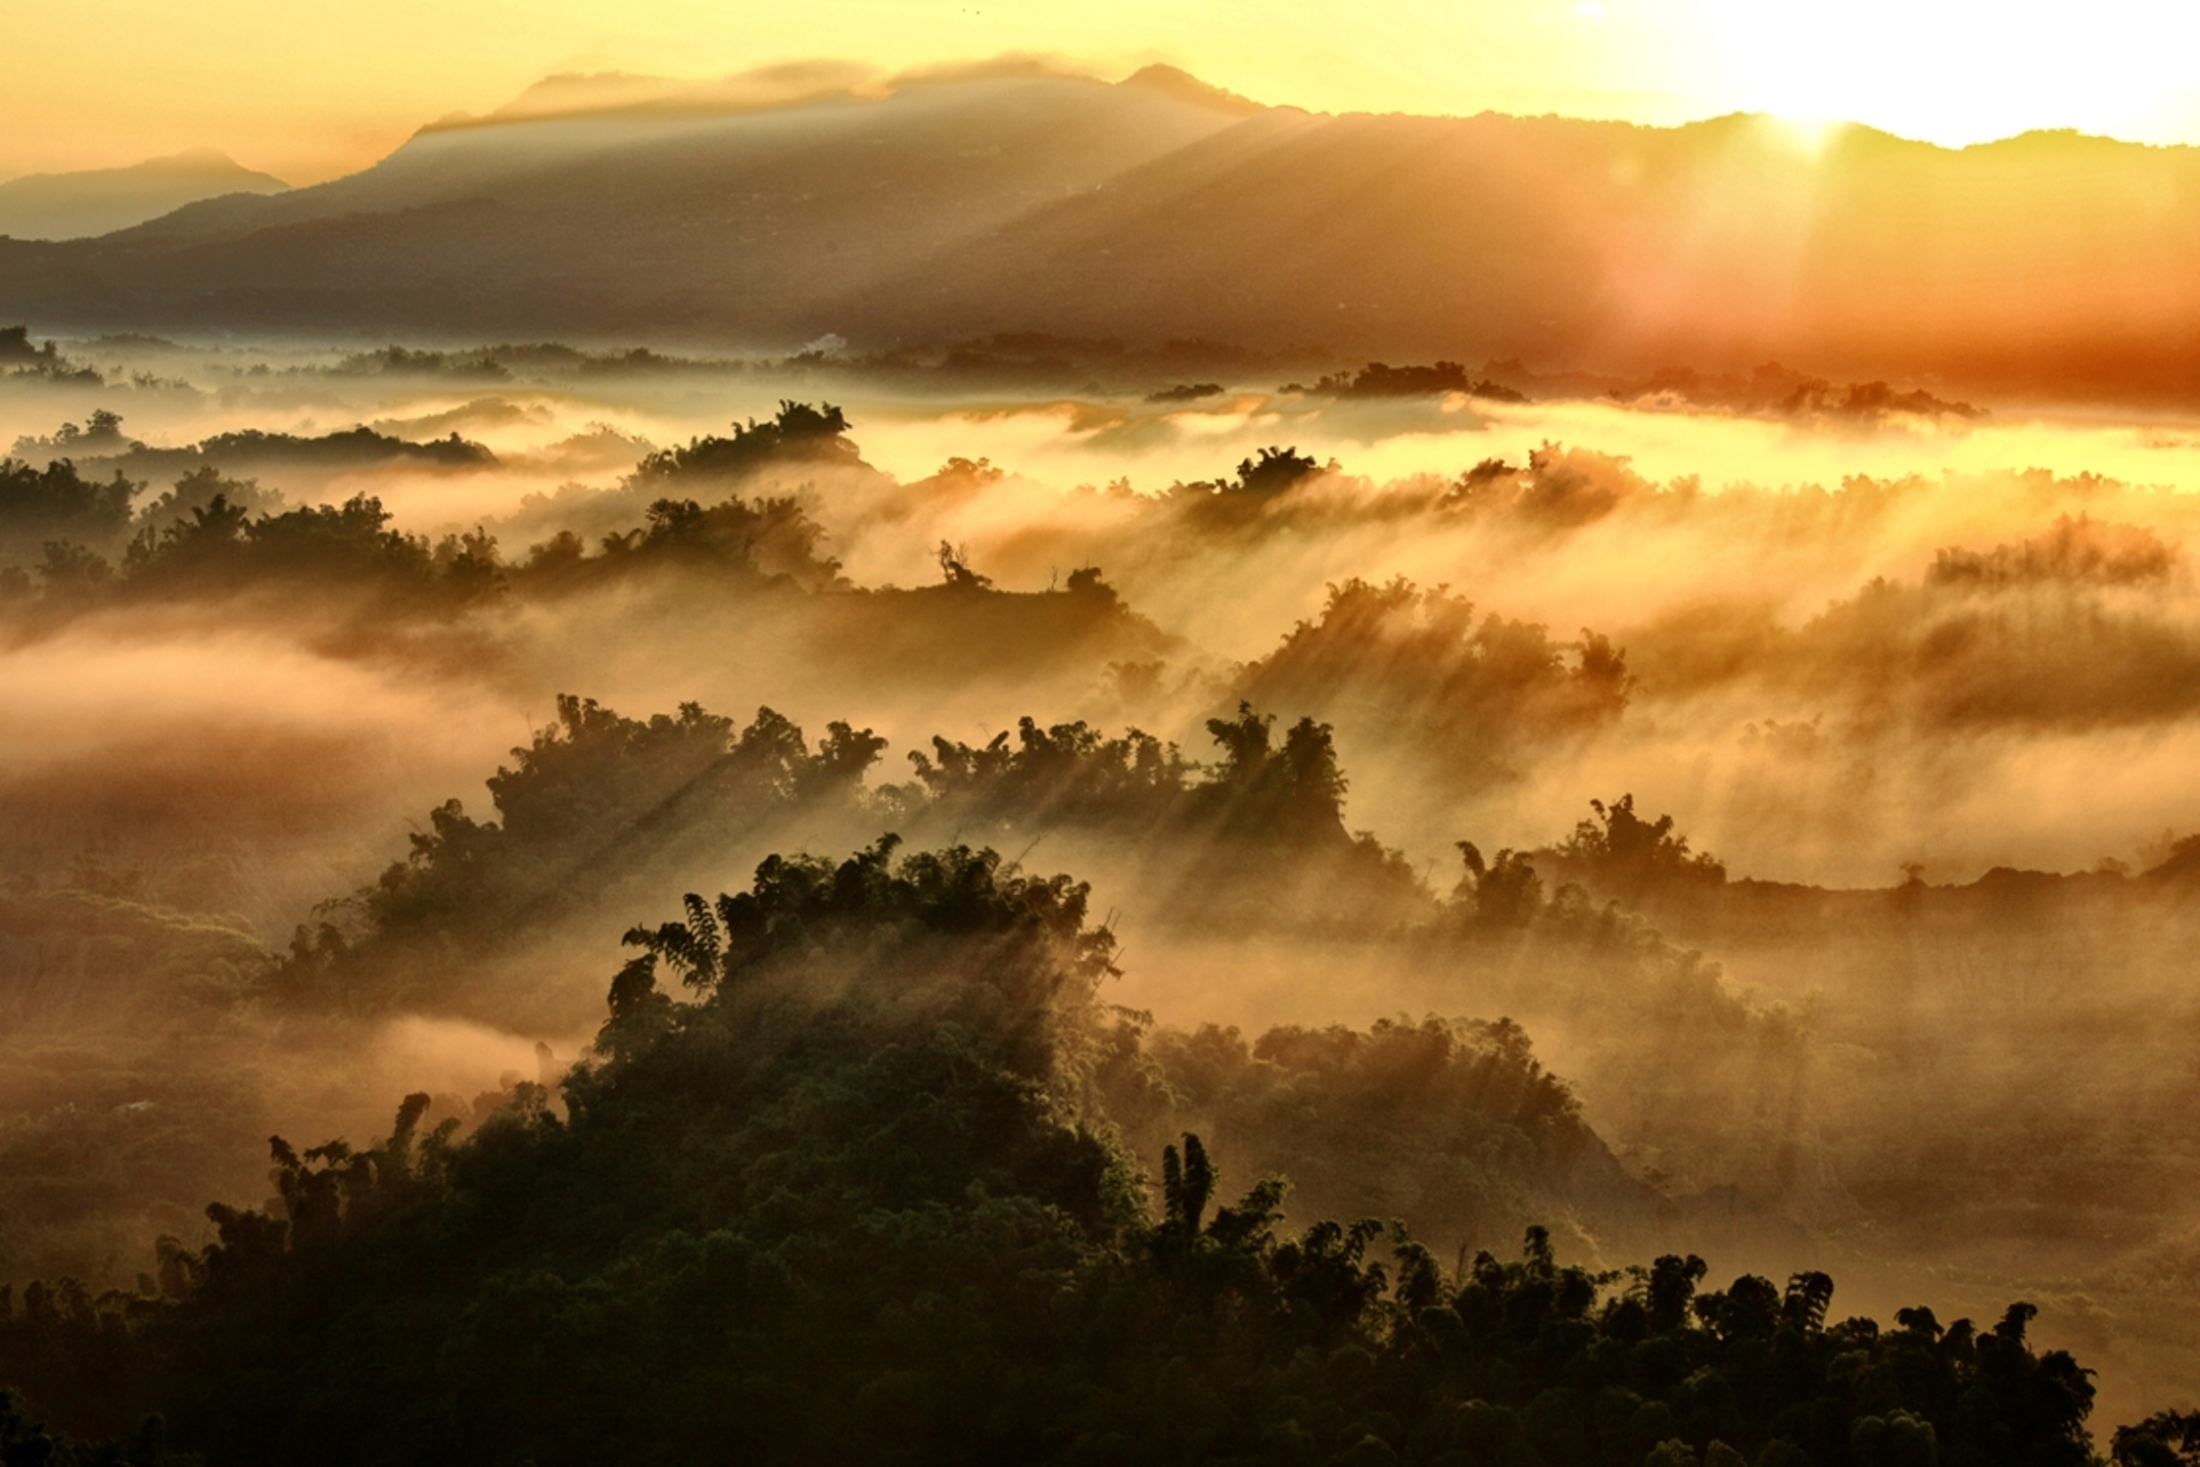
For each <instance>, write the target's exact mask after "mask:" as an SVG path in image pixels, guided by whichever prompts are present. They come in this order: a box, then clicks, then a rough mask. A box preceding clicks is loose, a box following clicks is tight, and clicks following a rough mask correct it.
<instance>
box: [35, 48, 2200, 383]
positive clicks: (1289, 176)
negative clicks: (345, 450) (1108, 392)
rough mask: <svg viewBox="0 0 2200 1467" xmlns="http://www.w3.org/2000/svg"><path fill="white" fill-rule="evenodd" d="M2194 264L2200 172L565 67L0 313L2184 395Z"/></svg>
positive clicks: (176, 230)
mask: <svg viewBox="0 0 2200 1467" xmlns="http://www.w3.org/2000/svg"><path fill="white" fill-rule="evenodd" d="M744 88H745V90H744ZM775 98H777V99H779V100H774V99H775ZM2195 261H2200V151H2196V150H2194V149H2190V148H2152V147H2141V146H2137V145H2131V144H2123V143H2117V142H2113V141H2109V140H2105V139H2098V138H2088V137H2081V136H2077V135H2074V134H2030V135H2027V136H2024V137H2020V138H2014V139H2010V140H2008V141H2005V142H2001V143H1995V144H1991V145H1985V146H1980V147H1972V148H1967V149H1962V150H1949V149H1943V148H1939V147H1935V146H1932V145H1929V144H1924V143H1915V142H1908V141H1905V140H1902V139H1898V138H1895V137H1891V136H1889V135H1887V134H1884V133H1879V132H1875V131H1872V130H1870V129H1866V128H1861V127H1851V128H1846V129H1842V130H1838V131H1836V132H1835V133H1833V134H1831V135H1830V136H1829V137H1827V138H1826V139H1824V140H1823V141H1822V143H1821V144H1820V145H1818V146H1817V147H1816V148H1815V149H1813V148H1812V147H1810V146H1808V145H1806V144H1805V142H1804V141H1802V140H1801V139H1800V138H1799V137H1798V136H1796V135H1795V134H1793V133H1792V132H1790V131H1789V130H1787V129H1785V128H1783V127H1782V126H1781V125H1779V124H1777V123H1774V122H1771V121H1769V120H1767V119H1763V118H1756V117H1749V116H1732V117H1725V118H1718V119H1713V120H1711V121H1707V122H1701V123H1695V124H1690V125H1688V126H1684V127H1678V128H1650V127H1641V126H1634V125H1630V124H1623V123H1607V122H1586V121H1576V120H1570V119H1564V118H1555V117H1545V118H1513V117H1505V116H1499V115H1496V114H1484V115H1482V116H1478V117H1467V118H1453V117H1414V116H1404V115H1384V116H1372V115H1364V114H1354V115H1345V116H1325V115H1319V114H1310V113H1306V112H1301V111H1298V110H1295V109H1291V108H1267V107H1260V106H1258V105H1257V104H1254V103H1250V102H1247V101H1246V100H1245V99H1243V98H1237V97H1233V96H1231V95H1230V94H1228V93H1223V92H1219V91H1217V90H1216V89H1213V88H1210V87H1207V86H1206V85H1205V84H1204V83H1201V82H1199V81H1197V80H1196V79H1194V78H1191V77H1189V76H1186V75H1185V74H1183V73H1181V72H1174V71H1171V70H1169V69H1167V68H1153V69H1149V70H1148V71H1147V72H1143V73H1140V74H1139V75H1138V76H1136V77H1133V78H1131V79H1129V80H1128V81H1125V82H1120V83H1114V84H1108V83H1104V82H1100V81H1096V80H1093V79H1090V78H1084V77H1073V76H1065V75H1060V74H1057V73H1051V72H1047V71H1045V70H1044V68H1040V67H1033V68H1029V69H1027V70H1025V71H1023V72H1014V71H1009V72H1003V71H1000V70H995V71H993V72H983V71H981V72H979V73H977V74H974V75H969V76H950V77H945V78H941V79H934V80H929V81H923V82H921V83H903V84H900V85H897V86H895V87H894V88H892V89H891V90H890V91H889V92H888V93H887V94H886V95H872V94H869V93H867V92H866V91H865V90H864V85H863V84H862V82H861V80H860V78H859V77H858V76H857V75H856V73H854V72H853V71H852V70H839V71H836V70H835V69H834V68H832V67H830V66H815V67H810V68H793V69H786V70H784V71H783V72H782V73H778V74H770V75H767V74H761V73H760V74H758V77H755V78H749V79H746V80H744V81H742V82H741V85H739V86H735V85H733V84H731V83H728V84H714V87H712V88H700V89H699V88H695V87H682V86H680V85H677V84H671V83H660V82H657V81H654V80H652V79H648V78H626V77H611V78H602V77H597V78H588V77H581V78H558V79H553V80H552V82H550V83H545V84H544V86H543V87H540V88H537V89H535V91H533V92H531V93H530V94H529V95H528V97H526V98H522V99H521V101H520V102H519V103H515V104H514V107H513V108H512V109H507V111H506V112H505V113H503V114H492V116H491V117H489V118H486V119H456V120H452V121H450V122H448V123H446V124H443V125H438V126H436V127H433V128H429V129H425V130H423V131H422V132H421V133H419V134H417V135H416V136H415V137H414V138H413V139H411V140H410V141H409V142H408V143H406V144H405V146H404V147H402V148H400V149H399V150H398V151H397V152H395V153H393V154H392V155H391V156H390V157H388V158H386V159H384V160H383V161H382V162H381V163H379V164H377V165H376V166H374V167H373V168H370V169H367V170H366V171H364V172H362V173H359V174H355V175H353V176H351V177H348V178H344V179H339V180H337V181H335V182H333V183H329V184H325V185H321V186H319V187H316V188H307V189H299V190H295V191H292V192H290V193H286V194H282V195H278V196H274V197H269V198H234V197H232V198H225V199H218V200H213V201H209V202H204V203H198V204H194V205H192V206H190V207H187V208H184V209H181V210H179V211H178V212H176V213H174V214H171V215H169V216H167V217H165V218H163V219H160V220H157V221H154V222H151V223H148V224H145V225H143V226H140V227H138V228H136V229H132V230H130V231H127V232H125V233H122V234H118V235H114V236H110V237H108V238H105V239H100V240H94V241H83V242H78V243H73V244H67V245H27V244H21V243H11V244H0V316H4V317H8V318H23V319H29V320H32V321H35V322H36V323H37V324H38V325H39V327H40V329H41V330H69V329H78V328H97V329H116V328H133V329H170V330H182V329H191V328H194V327H198V328H208V327H219V328H252V329H259V330H294V331H298V332H301V333H317V334H324V335H325V334H331V333H336V334H356V335H362V336H379V337H384V338H387V337H388V336H391V335H397V334H406V335H412V336H423V335H427V336H437V335H440V336H443V337H445V338H465V337H472V338H478V337H480V336H481V335H483V334H485V333H497V334H509V333H512V332H524V333H529V334H543V333H561V334H566V335H571V336H579V337H592V338H603V337H619V336H625V337H629V338H631V337H633V336H636V335H648V336H653V337H660V338H666V337H670V338H684V339H692V340H705V339H707V340H711V341H716V342H722V343H731V344H736V345H741V346H753V347H760V348H776V347H785V346H790V345H794V344H798V343H800V342H804V341H808V340H811V339H813V338H816V337H819V336H821V335H823V334H825V333H827V332H834V333H838V334H839V335H840V336H842V337H844V338H846V339H847V340H849V341H850V342H852V343H854V344H856V345H857V346H859V347H874V346H890V345H895V344H912V343H918V342H935V343H936V342H944V341H950V340H957V339H964V338H968V337H971V336H976V335H981V334H985V333H992V332H1050V333H1057V334H1067V335H1084V336H1098V337H1112V338H1124V339H1130V340H1138V341H1150V342H1158V341H1162V340H1166V339H1170V338H1182V337H1193V336H1198V337H1206V338H1210V339H1214V340H1217V341H1223V342H1228V343H1231V344H1236V345H1243V346H1248V347H1259V348H1266V349H1276V348H1279V347H1288V346H1318V347H1320V348H1323V349H1326V350H1328V351H1330V352H1333V353H1336V354H1338V355H1339V356H1350V357H1361V358H1369V357H1373V358H1387V359H1390V360H1399V359H1405V360H1416V359H1428V358H1433V357H1442V358H1449V359H1452V360H1462V361H1473V360H1483V359H1488V358H1503V357H1520V358H1524V359H1526V360H1528V361H1530V362H1533V363H1535V364H1537V365H1538V366H1540V367H1544V368H1553V369H1558V368H1566V369H1571V368H1593V369H1601V370H1616V371H1639V370H1646V369H1650V368H1653V367H1656V366H1660V365H1665V364H1669V363H1675V362H1685V363H1689V364H1692V365H1698V366H1702V367H1705V368H1720V367H1745V368H1746V367H1747V366H1751V365H1754V364H1756V363H1760V362H1763V361H1765V360H1768V359H1778V360H1781V361H1784V362H1788V363H1790V364H1795V365H1800V366H1802V367H1804V368H1806V369H1807V370H1811V371H1816V372H1820V373H1827V374H1833V375H1842V376H1849V377H1858V378H1862V377H1888V376H1903V375H1907V376H1912V377H1923V378H1930V377H1941V378H1944V379H1947V380H1949V381H1952V382H1954V383H1956V384H1957V385H1959V386H1966V385H1968V386H1974V387H1977V388H1978V389H1979V390H1981V391H1992V390H1997V389H1998V390H2003V391H2020V392H2027V391H2028V392H2042V393H2073V394H2078V395H2101V394H2109V395H2118V396H2177V397H2200V272H2196V271H2195V270H2194V269H2193V265H2194V262H2195Z"/></svg>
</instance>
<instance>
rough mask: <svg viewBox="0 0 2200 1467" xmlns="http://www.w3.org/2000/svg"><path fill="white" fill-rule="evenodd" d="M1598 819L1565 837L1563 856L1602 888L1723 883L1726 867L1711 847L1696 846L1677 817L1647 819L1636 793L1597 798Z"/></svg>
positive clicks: (1631, 889) (1592, 803) (1561, 847)
mask: <svg viewBox="0 0 2200 1467" xmlns="http://www.w3.org/2000/svg"><path fill="white" fill-rule="evenodd" d="M1589 808H1590V809H1591V810H1593V811H1595V812H1596V818H1595V819H1594V820H1584V821H1582V822H1581V823H1580V824H1579V825H1576V826H1575V827H1574V833H1573V834H1572V835H1570V836H1568V837H1567V838H1566V840H1565V841H1564V842H1563V843H1561V844H1560V845H1559V847H1558V850H1557V855H1558V856H1559V858H1560V859H1561V860H1563V861H1565V862H1567V863H1569V864H1570V865H1571V866H1573V867H1575V868H1577V869H1578V870H1580V871H1581V872H1582V873H1583V874H1585V875H1586V876H1587V877H1589V878H1590V879H1591V880H1592V881H1593V882H1594V883H1595V884H1596V885H1597V886H1598V887H1599V888H1600V889H1602V890H1608V891H1619V892H1623V893H1631V892H1639V891H1641V890H1642V889H1644V888H1646V887H1650V886H1653V885H1659V884H1664V883H1670V882H1694V883H1709V884H1711V885H1717V884H1719V883H1720V882H1723V881H1725V880H1726V867H1725V866H1724V865H1722V864H1721V863H1720V862H1719V860H1718V859H1717V858H1716V857H1714V856H1713V855H1711V853H1710V852H1708V851H1701V852H1692V851H1690V850H1689V849H1688V837H1686V836H1676V835H1674V834H1673V817H1672V816H1670V815H1660V816H1659V817H1658V818H1657V819H1656V820H1654V821H1651V820H1645V819H1643V818H1642V817H1641V816H1639V815H1637V814H1636V813H1635V797H1634V796H1633V795H1631V794H1628V795H1621V796H1620V797H1619V798H1618V799H1617V800H1614V801H1613V802H1612V803H1611V804H1609V805H1607V804H1605V803H1604V802H1603V801H1602V800H1591V801H1590V802H1589Z"/></svg>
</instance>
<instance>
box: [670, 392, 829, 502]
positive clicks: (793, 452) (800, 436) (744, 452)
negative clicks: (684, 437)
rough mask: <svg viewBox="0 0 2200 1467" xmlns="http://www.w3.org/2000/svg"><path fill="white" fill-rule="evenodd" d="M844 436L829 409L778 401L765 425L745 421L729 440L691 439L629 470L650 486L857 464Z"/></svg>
mask: <svg viewBox="0 0 2200 1467" xmlns="http://www.w3.org/2000/svg"><path fill="white" fill-rule="evenodd" d="M848 431H849V423H848V418H847V415H846V414H844V413H843V412H841V410H840V409H839V408H837V407H835V406H833V405H832V404H831V403H826V404H825V405H824V406H823V407H822V408H818V407H812V406H811V405H810V404H808V403H806V402H791V401H782V402H781V403H780V404H779V411H778V412H777V413H776V414H774V415H773V416H772V418H771V419H770V420H769V421H767V422H763V423H759V422H757V421H756V420H755V419H754V418H751V419H749V421H748V422H746V423H736V424H734V425H733V436H732V437H731V438H721V437H717V436H715V435H713V436H709V437H703V438H693V439H690V440H689V441H688V443H687V444H686V446H684V447H679V448H667V449H661V450H659V451H658V452H656V453H653V454H651V455H649V456H648V457H647V458H645V459H643V460H642V462H641V464H640V465H639V466H638V467H637V468H636V469H635V471H634V478H633V482H634V483H636V484H638V485H644V486H655V485H660V484H674V483H679V482H683V481H686V480H690V479H705V480H708V479H737V478H741V477H743V476H746V475H749V474H753V473H755V472H757V471H758V470H760V469H763V468H765V467H767V466H769V465H771V464H773V463H777V462H790V461H791V462H798V463H819V464H856V463H860V462H861V458H860V456H859V455H858V454H857V452H856V448H855V445H854V444H853V443H851V442H849V441H848V438H847V436H846V435H847V433H848Z"/></svg>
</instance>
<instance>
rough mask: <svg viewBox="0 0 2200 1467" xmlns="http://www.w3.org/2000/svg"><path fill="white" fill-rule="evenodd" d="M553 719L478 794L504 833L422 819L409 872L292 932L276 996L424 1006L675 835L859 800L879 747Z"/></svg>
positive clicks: (401, 865)
mask: <svg viewBox="0 0 2200 1467" xmlns="http://www.w3.org/2000/svg"><path fill="white" fill-rule="evenodd" d="M557 713H558V716H557V721H556V722H555V723H553V724H550V725H549V726H547V727H545V728H543V729H541V730H540V731H538V732H537V733H536V735H535V737H534V740H533V742H532V743H531V744H529V745H528V746H527V747H525V748H520V749H514V750H513V751H512V755H513V763H512V764H511V765H509V766H505V767H502V768H500V769H498V771H497V773H496V774H495V775H494V776H493V777H492V778H491V779H490V780H489V781H488V784H489V793H490V797H491V799H492V800H493V802H494V804H495V806H496V811H497V814H498V816H499V817H501V818H500V819H498V820H493V821H488V822H482V821H477V820H475V819H474V818H473V817H472V816H470V815H468V814H467V813H466V810H465V807H464V805H463V804H462V803H461V802H460V801H458V800H455V799H454V800H448V801H446V802H444V803H443V804H442V805H440V806H438V807H437V808H436V809H435V810H433V811H431V812H430V813H429V817H428V829H426V830H425V831H421V832H417V833H415V834H414V835H413V836H412V837H411V841H412V853H411V855H410V856H409V857H408V858H407V859H405V860H403V861H399V862H395V863H393V864H392V865H390V866H389V867H388V868H387V869H386V870H384V871H383V873H382V875H381V878H380V879H379V880H378V881H377V882H376V883H375V884H374V885H373V886H371V887H369V888H367V889H366V890H365V891H363V892H361V893H360V894H359V895H358V896H357V897H356V898H354V899H353V900H352V901H351V902H349V903H347V904H340V905H339V906H338V907H336V908H332V909H330V910H329V911H327V912H325V913H324V914H323V917H322V919H321V920H320V921H318V922H316V923H314V924H312V925H311V926H301V927H300V928H299V929H298V930H297V932H296V934H295V935H294V937H293V939H292V942H291V951H290V955H289V957H288V959H287V960H286V961H285V962H284V963H283V964H282V965H281V967H280V968H279V970H278V971H277V974H276V980H275V981H276V986H277V991H278V992H279V993H281V994H282V995H284V996H285V997H286V998H287V999H288V1000H290V1001H291V1002H308V1001H310V1002H314V1003H336V1004H339V1005H357V1004H361V1003H365V1004H369V1005H374V1004H379V1003H385V1002H391V1001H395V1000H396V999H397V998H398V997H400V996H401V995H403V994H405V993H407V992H410V993H412V994H413V995H414V996H415V997H421V998H424V997H427V996H428V995H429V993H430V992H432V990H433V986H434V985H436V984H444V983H448V982H450V981H452V980H453V977H454V974H453V972H452V971H451V970H452V969H453V968H454V966H460V967H462V964H463V962H464V960H465V959H466V958H467V957H469V956H470V957H472V958H477V959H478V958H479V957H480V956H481V955H482V954H483V953H484V952H485V951H488V950H493V949H494V948H495V947H497V946H498V945H499V944H500V943H502V942H503V941H505V940H506V939H507V938H508V937H511V936H516V935H519V934H522V933H524V931H525V930H526V925H527V923H528V922H529V921H530V919H539V917H540V916H541V915H542V914H543V913H545V912H546V911H548V910H551V909H553V908H557V907H566V906H571V905H573V904H576V903H579V902H582V901H584V900H585V899H586V898H587V896H588V895H589V894H590V893H591V891H593V890H594V889H595V888H596V887H597V886H598V885H600V884H601V883H603V882H605V881H608V880H611V879H613V878H614V877H617V876H619V875H622V874H626V875H631V874H633V873H632V871H631V870H629V868H633V867H640V868H644V869H646V868H647V866H648V863H649V859H650V857H651V855H652V854H653V853H657V852H660V851H661V848H662V847H663V846H664V845H665V844H666V843H667V842H668V840H669V839H670V838H671V837H673V836H675V835H676V834H678V833H680V832H682V831H686V830H689V829H694V828H704V829H709V830H711V831H713V832H715V833H717V834H720V835H722V834H723V833H724V832H725V831H726V830H727V829H728V828H737V827H738V826H740V825H742V824H747V823H754V822H756V821H758V820H760V819H763V818H765V817H767V816H768V815H770V814H771V813H773V812H775V811H778V810H783V809H788V808H793V807H796V806H800V805H804V804H811V803H816V802H820V801H855V800H857V799H859V798H860V795H861V785H862V780H863V775H864V772H865V771H866V770H867V769H869V768H870V766H871V764H872V763H873V762H875V761H876V759H877V758H878V755H879V751H880V750H881V749H883V748H884V747H885V740H883V739H880V738H878V737H877V736H876V735H874V734H872V733H871V731H870V730H868V729H860V730H859V729H855V728H852V727H850V726H849V725H847V724H845V723H834V724H831V725H830V726H829V727H828V729H827V734H826V737H825V738H824V739H822V740H820V741H819V743H818V745H817V748H816V749H815V751H812V750H811V749H810V747H809V745H808V743H807V742H806V740H805V737H804V735H803V732H802V730H801V728H799V727H798V726H797V725H795V724H794V723H792V722H790V721H789V720H788V719H786V718H784V717H782V716H781V715H780V714H778V713H775V712H773V711H772V710H771V709H769V708H760V709H758V710H757V714H756V717H755V719H754V720H753V721H752V722H751V723H750V724H749V726H748V727H747V728H745V729H740V728H737V727H736V725H735V723H734V722H733V720H731V719H729V718H724V717H721V716H719V715H717V714H712V713H707V712H705V711H704V710H703V709H702V707H701V706H699V705H697V704H693V703H686V704H682V705H681V707H680V709H679V712H678V714H677V715H676V716H674V715H667V714H662V713H660V714H656V715H654V716H653V717H651V718H649V719H647V720H639V719H630V718H623V717H621V716H620V715H619V714H617V713H615V712H613V711H612V710H610V709H608V708H604V707H602V706H600V705H599V704H598V703H597V702H596V701H595V700H594V699H584V698H579V697H575V696H573V695H570V694H565V695H561V696H560V697H559V698H558V704H557ZM445 997H446V1001H447V1000H448V995H446V996H445Z"/></svg>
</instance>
